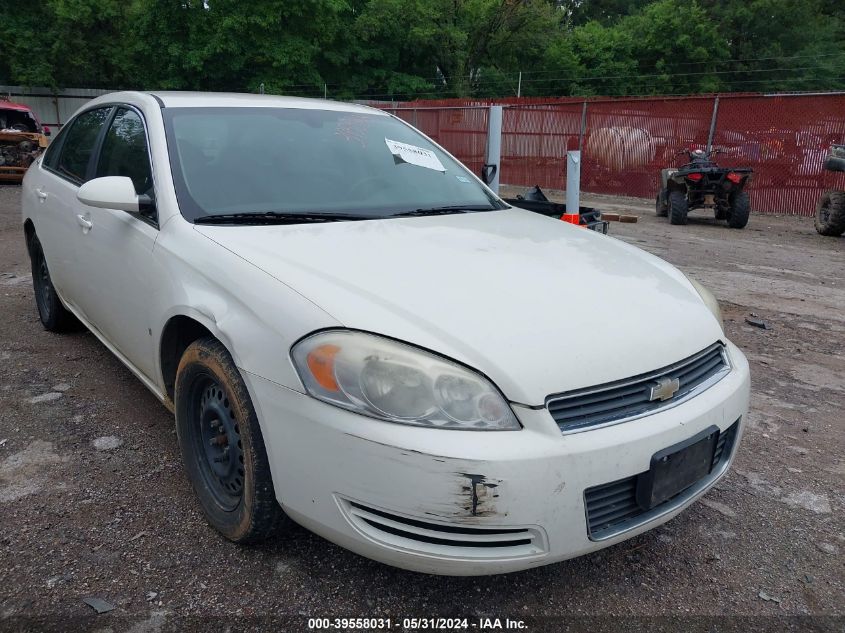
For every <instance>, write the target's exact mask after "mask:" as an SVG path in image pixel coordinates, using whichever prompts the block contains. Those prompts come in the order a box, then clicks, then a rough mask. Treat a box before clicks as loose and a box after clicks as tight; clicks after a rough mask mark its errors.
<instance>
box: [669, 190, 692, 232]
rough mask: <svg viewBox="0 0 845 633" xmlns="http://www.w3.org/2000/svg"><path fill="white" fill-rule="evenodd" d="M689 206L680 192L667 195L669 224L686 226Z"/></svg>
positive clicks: (684, 195)
mask: <svg viewBox="0 0 845 633" xmlns="http://www.w3.org/2000/svg"><path fill="white" fill-rule="evenodd" d="M687 213H689V205H688V204H687V196H686V194H684V193H683V192H682V191H673V192H672V193H670V194H669V222H670V223H671V224H686V223H687Z"/></svg>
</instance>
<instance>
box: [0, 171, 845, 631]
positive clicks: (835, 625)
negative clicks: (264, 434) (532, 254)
mask: <svg viewBox="0 0 845 633" xmlns="http://www.w3.org/2000/svg"><path fill="white" fill-rule="evenodd" d="M19 195H20V190H19V188H18V187H0V314H2V319H0V526H2V530H0V545H2V547H0V579H2V583H1V584H0V629H4V630H21V629H32V630H41V629H44V628H51V629H54V630H76V629H99V630H103V631H106V630H111V631H124V630H132V631H157V630H184V629H195V630H209V629H211V628H225V627H227V626H231V627H232V629H233V630H238V629H241V628H256V629H257V628H263V627H265V626H266V627H270V626H273V627H275V628H278V629H280V630H281V629H282V628H288V627H289V628H293V629H306V628H307V617H309V616H312V617H313V616H316V617H335V616H339V617H361V616H370V617H384V618H387V617H389V618H392V619H393V624H394V628H395V626H396V621H397V620H399V624H400V625H401V620H402V618H405V617H417V618H422V617H434V616H461V617H467V618H470V619H469V621H468V626H469V627H470V628H471V629H472V628H478V629H481V628H484V627H483V625H484V621H483V620H480V619H479V618H484V617H489V618H501V619H502V620H501V626H502V627H505V621H504V618H510V619H511V620H524V621H525V622H526V626H528V627H529V629H533V630H537V629H542V628H545V629H549V630H556V629H560V628H563V626H564V625H565V626H567V627H569V628H570V629H571V630H576V629H579V628H590V630H591V631H597V630H614V631H618V630H629V629H630V630H634V629H640V628H651V629H652V630H670V629H680V628H683V629H684V630H701V631H712V630H719V631H723V630H751V629H761V628H769V629H771V630H787V629H794V630H806V629H814V630H837V631H842V630H843V627H845V521H843V512H844V511H845V457H844V456H843V454H844V453H845V451H843V449H845V437H843V431H845V424H844V423H845V419H843V413H842V404H843V402H845V357H843V348H845V283H843V272H845V239H832V238H822V237H820V236H818V235H816V233H815V232H814V230H813V227H812V221H811V220H810V219H808V218H795V217H770V216H757V215H755V216H753V217H752V219H751V222H750V224H749V227H748V228H747V229H746V230H744V231H735V230H730V229H728V228H726V227H724V225H716V224H715V223H714V222H713V221H709V220H706V219H702V220H699V221H693V222H691V223H690V224H689V225H688V226H685V227H674V226H670V225H669V224H668V222H667V221H665V220H662V219H661V220H658V219H656V218H655V217H654V214H653V211H652V210H651V205H650V204H649V203H648V202H646V201H641V200H627V199H620V198H605V197H586V198H585V201H586V202H589V203H593V204H594V205H595V206H599V207H600V208H604V209H606V210H622V211H627V212H631V213H634V214H637V215H639V216H640V219H639V222H638V223H636V224H620V223H613V224H611V227H610V231H611V235H612V236H613V237H614V238H618V239H623V240H625V241H628V242H631V243H633V244H636V245H637V246H640V247H642V248H644V249H646V250H648V251H651V252H653V253H656V254H657V255H659V256H661V257H664V258H665V259H667V260H669V261H670V262H672V263H673V264H675V265H677V266H679V267H680V268H681V269H683V270H684V271H685V272H687V273H689V274H691V275H692V276H693V277H695V278H697V279H699V280H700V281H702V282H703V283H704V284H705V285H707V286H709V287H710V288H711V289H712V290H713V291H714V293H715V294H716V295H717V297H718V298H719V300H720V301H721V302H722V307H723V311H724V314H725V318H726V328H727V331H728V335H729V336H730V337H731V339H732V340H733V341H735V342H736V343H737V344H738V345H739V346H740V347H741V348H742V349H743V350H744V351H745V353H746V354H747V355H748V358H749V360H750V362H751V366H752V376H753V387H752V391H753V394H752V410H751V414H750V416H749V420H748V426H747V432H746V435H745V440H744V443H743V444H742V446H741V448H740V451H739V455H738V457H737V460H736V463H735V466H734V468H733V470H732V472H731V473H730V474H729V475H728V476H727V477H726V478H725V479H724V480H722V481H721V482H720V484H719V485H718V486H717V487H716V488H715V489H714V490H712V491H711V492H710V493H709V494H708V495H707V497H706V498H705V499H704V500H702V501H701V502H700V503H697V504H695V505H694V506H693V507H692V508H690V509H689V510H687V511H686V512H685V513H683V514H682V515H681V516H679V517H678V518H676V519H674V520H673V521H671V522H669V523H668V524H666V525H665V526H663V527H661V528H658V529H656V530H653V531H651V532H649V533H647V534H644V535H642V536H640V537H637V538H634V539H632V540H629V541H627V542H625V543H622V544H620V545H617V546H614V547H611V548H609V549H606V550H603V551H601V552H598V553H596V554H593V555H590V556H586V557H583V558H580V559H576V560H572V561H568V562H563V563H560V564H556V565H551V566H547V567H543V568H540V569H534V570H531V571H526V572H520V573H515V574H510V575H507V576H498V577H486V578H444V577H433V576H424V575H420V574H415V573H411V572H405V571H401V570H398V569H393V568H390V567H387V566H384V565H381V564H379V563H375V562H372V561H369V560H367V559H364V558H361V557H359V556H357V555H355V554H351V553H349V552H347V551H345V550H343V549H341V548H339V547H336V546H334V545H332V544H330V543H328V542H326V541H324V540H323V539H321V538H320V537H317V536H315V535H313V534H311V533H309V532H307V531H306V530H304V529H301V528H295V529H293V530H291V531H290V532H289V533H287V534H284V535H281V536H279V537H278V538H276V539H274V540H273V541H272V542H269V543H266V544H263V545H260V546H253V547H239V546H236V545H233V544H231V543H229V542H227V541H225V540H223V539H222V538H220V537H219V536H218V535H217V534H216V533H215V532H213V531H212V530H211V529H210V528H209V527H208V525H207V524H206V523H205V521H204V520H203V518H202V515H201V513H200V510H199V508H198V507H197V504H196V503H195V501H194V497H193V495H192V492H191V490H190V487H189V484H188V482H187V480H186V479H185V477H184V475H183V473H182V468H181V464H180V460H179V455H178V450H177V446H176V437H175V433H174V425H173V420H172V417H171V415H170V414H169V413H168V412H167V411H166V410H165V409H164V407H163V406H162V405H161V404H159V403H158V401H157V400H156V399H155V398H154V397H153V396H152V395H151V394H150V393H148V392H147V391H146V390H145V389H144V387H143V386H142V385H141V383H140V382H138V381H137V380H136V379H135V378H134V377H133V376H132V375H131V374H130V372H129V371H128V370H127V369H125V368H124V367H123V366H122V365H121V364H120V363H119V362H118V361H117V360H116V359H115V358H114V357H112V356H111V354H110V353H109V352H108V351H106V349H105V348H104V347H103V346H102V345H100V344H99V343H98V342H97V341H96V340H95V338H94V337H93V336H92V335H90V334H88V333H87V332H79V333H75V334H70V335H53V334H49V333H46V332H44V331H43V330H42V329H41V326H40V325H39V322H38V319H37V316H36V313H35V308H34V303H33V298H32V290H31V278H30V274H29V271H28V262H27V258H26V254H25V250H24V244H23V238H22V231H21V229H20V220H19ZM752 314H753V315H756V318H759V319H762V320H763V321H765V322H766V323H767V324H768V326H769V328H770V329H766V330H763V329H759V328H757V327H752V326H750V325H748V324H747V323H746V321H745V319H746V317H751V316H752ZM619 318H620V319H622V318H624V315H619ZM608 327H612V324H609V325H608ZM90 597H97V598H100V599H102V600H105V601H107V602H108V603H110V604H111V605H113V606H114V607H115V608H114V610H112V611H110V612H108V613H104V614H99V615H98V614H96V613H95V611H94V609H92V607H91V606H89V605H88V604H86V603H85V602H83V599H84V598H90ZM562 616H565V617H566V618H569V619H567V620H562V619H560V618H561V617H562ZM611 616H612V617H613V618H615V619H611ZM267 618H271V620H268V619H267ZM643 618H645V619H643ZM492 624H495V622H492Z"/></svg>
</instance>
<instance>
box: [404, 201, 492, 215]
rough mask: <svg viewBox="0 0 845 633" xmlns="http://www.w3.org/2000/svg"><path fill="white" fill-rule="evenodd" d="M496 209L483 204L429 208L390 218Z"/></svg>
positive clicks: (405, 212)
mask: <svg viewBox="0 0 845 633" xmlns="http://www.w3.org/2000/svg"><path fill="white" fill-rule="evenodd" d="M495 210H496V207H492V206H489V205H483V204H476V205H472V204H456V205H453V206H448V207H430V208H427V209H415V210H414V211H402V212H400V213H394V214H392V215H391V216H390V217H392V218H407V217H411V216H415V215H447V214H450V213H473V212H475V211H495Z"/></svg>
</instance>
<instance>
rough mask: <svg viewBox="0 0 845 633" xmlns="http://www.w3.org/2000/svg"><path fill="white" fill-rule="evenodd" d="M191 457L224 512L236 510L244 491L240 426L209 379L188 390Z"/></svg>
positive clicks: (222, 392)
mask: <svg viewBox="0 0 845 633" xmlns="http://www.w3.org/2000/svg"><path fill="white" fill-rule="evenodd" d="M190 396H191V405H192V406H191V412H190V419H191V426H192V429H193V436H194V454H195V458H196V461H197V465H198V466H199V470H200V472H201V473H202V477H203V480H204V481H205V484H206V487H207V488H208V490H209V491H210V492H211V495H212V497H213V498H214V501H215V502H216V503H217V504H218V505H219V506H220V507H221V508H222V509H223V510H225V511H228V512H231V511H232V510H234V509H235V508H237V507H238V505H239V503H240V501H241V498H242V497H243V490H244V478H245V477H244V473H245V469H244V454H243V443H242V441H241V436H240V424H239V423H238V420H237V418H236V416H235V411H234V408H233V406H232V402H231V400H230V399H229V396H228V395H227V394H226V392H225V390H224V389H223V387H222V386H221V385H220V384H219V383H218V382H217V381H216V380H215V379H214V378H212V377H210V376H207V375H206V376H201V377H200V378H199V379H197V380H196V381H195V382H194V385H193V387H192V389H191V394H190Z"/></svg>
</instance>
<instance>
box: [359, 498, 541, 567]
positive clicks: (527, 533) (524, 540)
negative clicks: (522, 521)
mask: <svg viewBox="0 0 845 633" xmlns="http://www.w3.org/2000/svg"><path fill="white" fill-rule="evenodd" d="M344 505H345V506H346V513H347V516H348V517H349V519H350V520H351V521H352V523H353V524H354V525H355V526H356V527H357V528H358V529H359V530H361V531H362V532H364V533H365V534H367V535H368V536H370V537H371V538H373V539H375V540H377V541H381V542H384V543H387V544H389V545H391V546H394V547H395V546H400V547H404V548H406V549H412V550H416V551H419V552H420V553H424V554H431V555H438V556H444V555H445V556H449V555H454V556H461V557H464V558H466V557H469V558H479V559H480V558H497V559H500V558H503V557H505V558H507V557H519V556H530V555H533V554H539V553H542V552H543V551H545V549H546V548H545V544H544V539H543V537H542V535H541V534H540V532H539V531H537V530H534V529H530V528H497V527H474V526H467V525H459V524H451V525H444V524H440V523H432V522H429V521H421V520H419V519H411V518H408V517H404V516H400V515H397V514H393V513H392V512H385V511H384V510H377V509H375V508H370V507H367V506H365V505H362V504H360V503H357V502H354V501H348V502H346V503H345V504H344Z"/></svg>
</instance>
